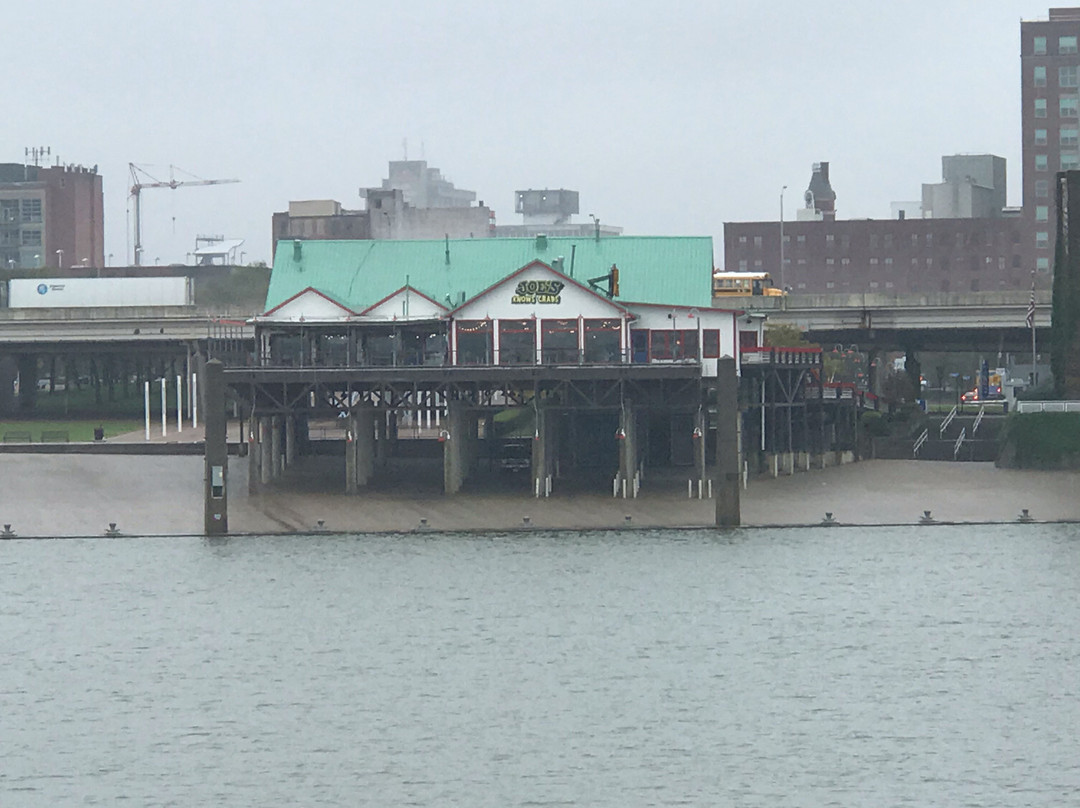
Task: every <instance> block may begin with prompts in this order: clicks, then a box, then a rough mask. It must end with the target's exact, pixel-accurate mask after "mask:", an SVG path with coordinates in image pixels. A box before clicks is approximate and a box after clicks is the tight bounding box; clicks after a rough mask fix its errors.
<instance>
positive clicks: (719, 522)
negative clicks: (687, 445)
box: [713, 358, 742, 527]
mask: <svg viewBox="0 0 1080 808" xmlns="http://www.w3.org/2000/svg"><path fill="white" fill-rule="evenodd" d="M716 413H717V414H716V465H715V467H714V469H715V471H714V475H715V478H714V479H715V482H714V485H713V488H714V496H715V497H716V526H717V527H738V526H739V525H740V524H741V523H742V516H741V513H740V509H739V483H740V476H741V475H740V474H739V425H738V419H739V378H738V376H736V375H735V360H734V359H730V358H725V359H720V360H719V362H718V363H717V376H716Z"/></svg>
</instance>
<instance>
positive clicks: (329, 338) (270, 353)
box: [227, 236, 763, 493]
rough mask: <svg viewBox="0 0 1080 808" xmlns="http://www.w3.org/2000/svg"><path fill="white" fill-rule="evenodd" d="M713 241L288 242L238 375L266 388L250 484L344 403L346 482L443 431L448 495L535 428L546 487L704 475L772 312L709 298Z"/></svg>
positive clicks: (258, 395)
mask: <svg viewBox="0 0 1080 808" xmlns="http://www.w3.org/2000/svg"><path fill="white" fill-rule="evenodd" d="M712 248H713V245H712V239H710V238H684V237H635V236H623V237H620V238H617V239H609V238H605V239H592V238H548V237H546V236H538V237H536V238H530V239H513V238H508V239H498V238H495V239H444V240H436V241H281V242H279V244H278V248H277V254H276V256H275V261H274V268H273V274H272V277H271V281H270V287H269V291H268V294H267V301H266V309H265V313H264V314H262V315H260V316H259V317H257V318H255V336H256V355H255V357H253V360H254V361H253V363H252V366H251V367H247V368H230V369H229V370H228V371H227V377H228V379H229V381H230V383H231V384H232V386H233V387H234V389H236V390H239V391H241V393H242V396H243V397H244V398H249V399H250V406H251V413H252V436H251V441H252V444H253V448H254V449H255V453H256V454H257V455H258V454H260V452H261V453H262V456H261V457H256V458H255V459H254V460H253V461H252V464H253V474H252V479H256V478H257V479H261V480H262V481H264V482H266V481H272V480H273V479H274V477H275V476H276V475H277V474H279V473H280V472H281V470H282V469H283V468H286V467H287V466H288V465H289V463H290V462H292V460H293V457H294V456H295V455H296V454H297V452H298V451H299V452H302V451H303V444H304V442H305V440H307V435H308V428H307V424H308V423H309V422H310V421H311V420H312V419H313V418H319V417H326V416H327V415H331V416H332V415H334V414H336V415H337V416H338V417H339V418H343V419H346V420H347V423H348V430H347V438H346V449H345V452H346V472H345V473H346V490H349V491H355V490H357V489H358V488H360V487H362V486H364V485H366V484H367V483H368V482H369V481H370V480H371V479H372V478H373V476H375V474H376V468H377V467H378V465H379V464H386V463H391V462H393V459H394V453H395V446H394V444H395V442H396V443H401V442H403V438H405V437H407V436H411V437H415V438H418V439H420V440H421V441H424V440H427V441H429V443H430V444H431V446H430V453H431V455H432V460H437V461H438V462H440V463H442V464H443V466H444V468H443V474H444V476H443V479H444V483H445V486H444V490H445V491H446V492H448V493H453V492H455V491H457V490H460V488H461V487H462V485H463V484H464V483H465V481H466V480H468V479H470V478H471V477H473V476H474V472H475V471H476V470H477V469H483V468H485V463H486V464H487V466H486V467H487V468H490V467H491V466H492V462H491V461H492V459H493V458H494V459H495V460H497V459H498V456H499V451H500V449H499V447H500V445H501V444H503V443H505V442H506V440H508V439H509V438H510V437H514V436H515V435H516V436H518V437H520V435H521V434H525V435H527V436H528V437H530V438H532V441H531V468H532V475H531V481H530V484H531V486H532V487H533V489H534V491H536V492H540V493H547V492H548V491H550V489H551V486H552V485H553V484H556V485H557V484H558V479H559V478H560V477H565V476H568V475H572V474H573V473H574V472H575V471H580V470H584V469H591V470H598V469H599V470H601V471H602V472H603V474H607V475H610V476H609V478H608V479H609V480H610V482H609V483H608V484H614V486H615V487H616V489H618V487H619V486H620V484H621V485H623V486H624V487H626V486H630V489H629V490H631V491H632V490H636V489H635V486H637V485H639V484H640V479H641V476H642V472H643V470H644V467H645V466H647V465H651V466H663V467H671V466H680V465H685V466H688V467H690V468H691V469H692V470H693V472H692V473H691V474H688V475H687V476H688V477H690V476H696V477H697V478H698V479H701V478H702V477H703V476H704V475H705V464H706V456H707V455H709V456H710V457H711V455H712V452H713V446H712V445H711V443H710V439H709V436H710V429H712V428H714V427H715V423H714V422H713V423H710V402H712V401H713V392H714V391H713V387H714V385H715V378H716V376H717V366H718V360H719V359H720V358H721V357H731V358H732V359H733V360H734V364H735V367H736V370H737V372H738V368H739V366H740V347H741V348H742V349H743V350H744V351H745V350H747V349H751V350H752V349H754V348H756V347H757V346H760V345H761V344H762V343H763V333H762V328H763V323H762V320H760V319H755V318H749V317H747V316H745V315H742V313H741V312H738V311H732V310H726V309H716V308H713V307H712V288H711V284H712V272H713V252H712ZM741 315H742V316H741ZM712 410H713V418H715V417H716V416H715V407H713V408H712ZM507 411H511V413H513V411H516V413H517V415H518V416H521V417H512V416H508V415H507V414H506V413H507ZM499 413H503V414H502V415H499ZM728 417H735V414H733V413H732V414H728ZM525 421H527V423H524V422H525ZM523 424H524V426H523ZM507 430H516V431H515V432H513V434H508V432H507ZM440 444H441V445H440ZM707 446H708V448H706V447H707ZM260 447H262V448H261V449H260ZM401 451H405V450H401ZM266 453H269V454H270V455H271V457H270V459H266V457H265V455H266ZM408 454H410V455H411V456H413V457H416V456H418V455H423V454H424V452H423V451H422V450H420V449H418V448H417V447H416V446H415V445H414V446H413V447H411V448H409V449H408ZM601 476H603V475H601Z"/></svg>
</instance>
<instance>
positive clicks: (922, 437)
mask: <svg viewBox="0 0 1080 808" xmlns="http://www.w3.org/2000/svg"><path fill="white" fill-rule="evenodd" d="M929 439H930V430H929V429H924V430H923V431H922V434H921V435H919V439H918V440H916V441H915V451H914V452H913V454H914V456H915V457H918V456H919V449H921V448H922V447H923V444H924V443H926V442H927V441H928V440H929Z"/></svg>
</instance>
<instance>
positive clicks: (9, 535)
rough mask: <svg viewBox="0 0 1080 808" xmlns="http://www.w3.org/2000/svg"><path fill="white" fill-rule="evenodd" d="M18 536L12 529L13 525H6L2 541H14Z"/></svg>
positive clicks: (1, 536) (1, 535)
mask: <svg viewBox="0 0 1080 808" xmlns="http://www.w3.org/2000/svg"><path fill="white" fill-rule="evenodd" d="M16 535H17V534H16V533H15V531H14V530H12V529H11V525H4V530H3V532H2V533H0V539H14V538H15V537H16Z"/></svg>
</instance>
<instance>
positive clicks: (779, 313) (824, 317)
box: [713, 290, 1050, 353]
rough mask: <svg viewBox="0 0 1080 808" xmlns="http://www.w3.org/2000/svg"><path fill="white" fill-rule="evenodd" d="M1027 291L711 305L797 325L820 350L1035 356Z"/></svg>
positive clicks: (1039, 318)
mask: <svg viewBox="0 0 1080 808" xmlns="http://www.w3.org/2000/svg"><path fill="white" fill-rule="evenodd" d="M1030 301H1031V292H1030V291H1023V292H1018V291H1011V292H966V293H960V292H949V293H947V292H942V293H939V294H861V295H794V294H789V295H787V296H784V297H761V296H757V297H749V296H748V297H717V298H714V300H713V305H714V306H717V307H723V308H734V309H742V310H745V311H746V312H747V313H748V315H749V316H765V317H766V318H767V321H768V322H769V323H782V324H787V325H794V326H797V327H798V328H800V329H801V330H803V331H804V332H806V336H807V339H809V340H810V341H811V342H816V343H818V344H820V345H822V346H825V347H830V346H832V345H836V344H845V345H848V344H856V345H858V346H859V348H860V349H863V350H869V349H878V350H886V351H909V352H917V351H974V352H997V351H999V350H1001V351H1011V352H1014V353H1024V352H1025V351H1026V352H1030V351H1031V331H1030V329H1028V327H1027V322H1026V318H1027V311H1028V305H1029V303H1030ZM1035 331H1036V338H1037V342H1038V344H1039V345H1048V344H1049V343H1048V342H1047V340H1048V339H1049V337H1050V291H1049V290H1040V291H1037V292H1036V298H1035Z"/></svg>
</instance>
